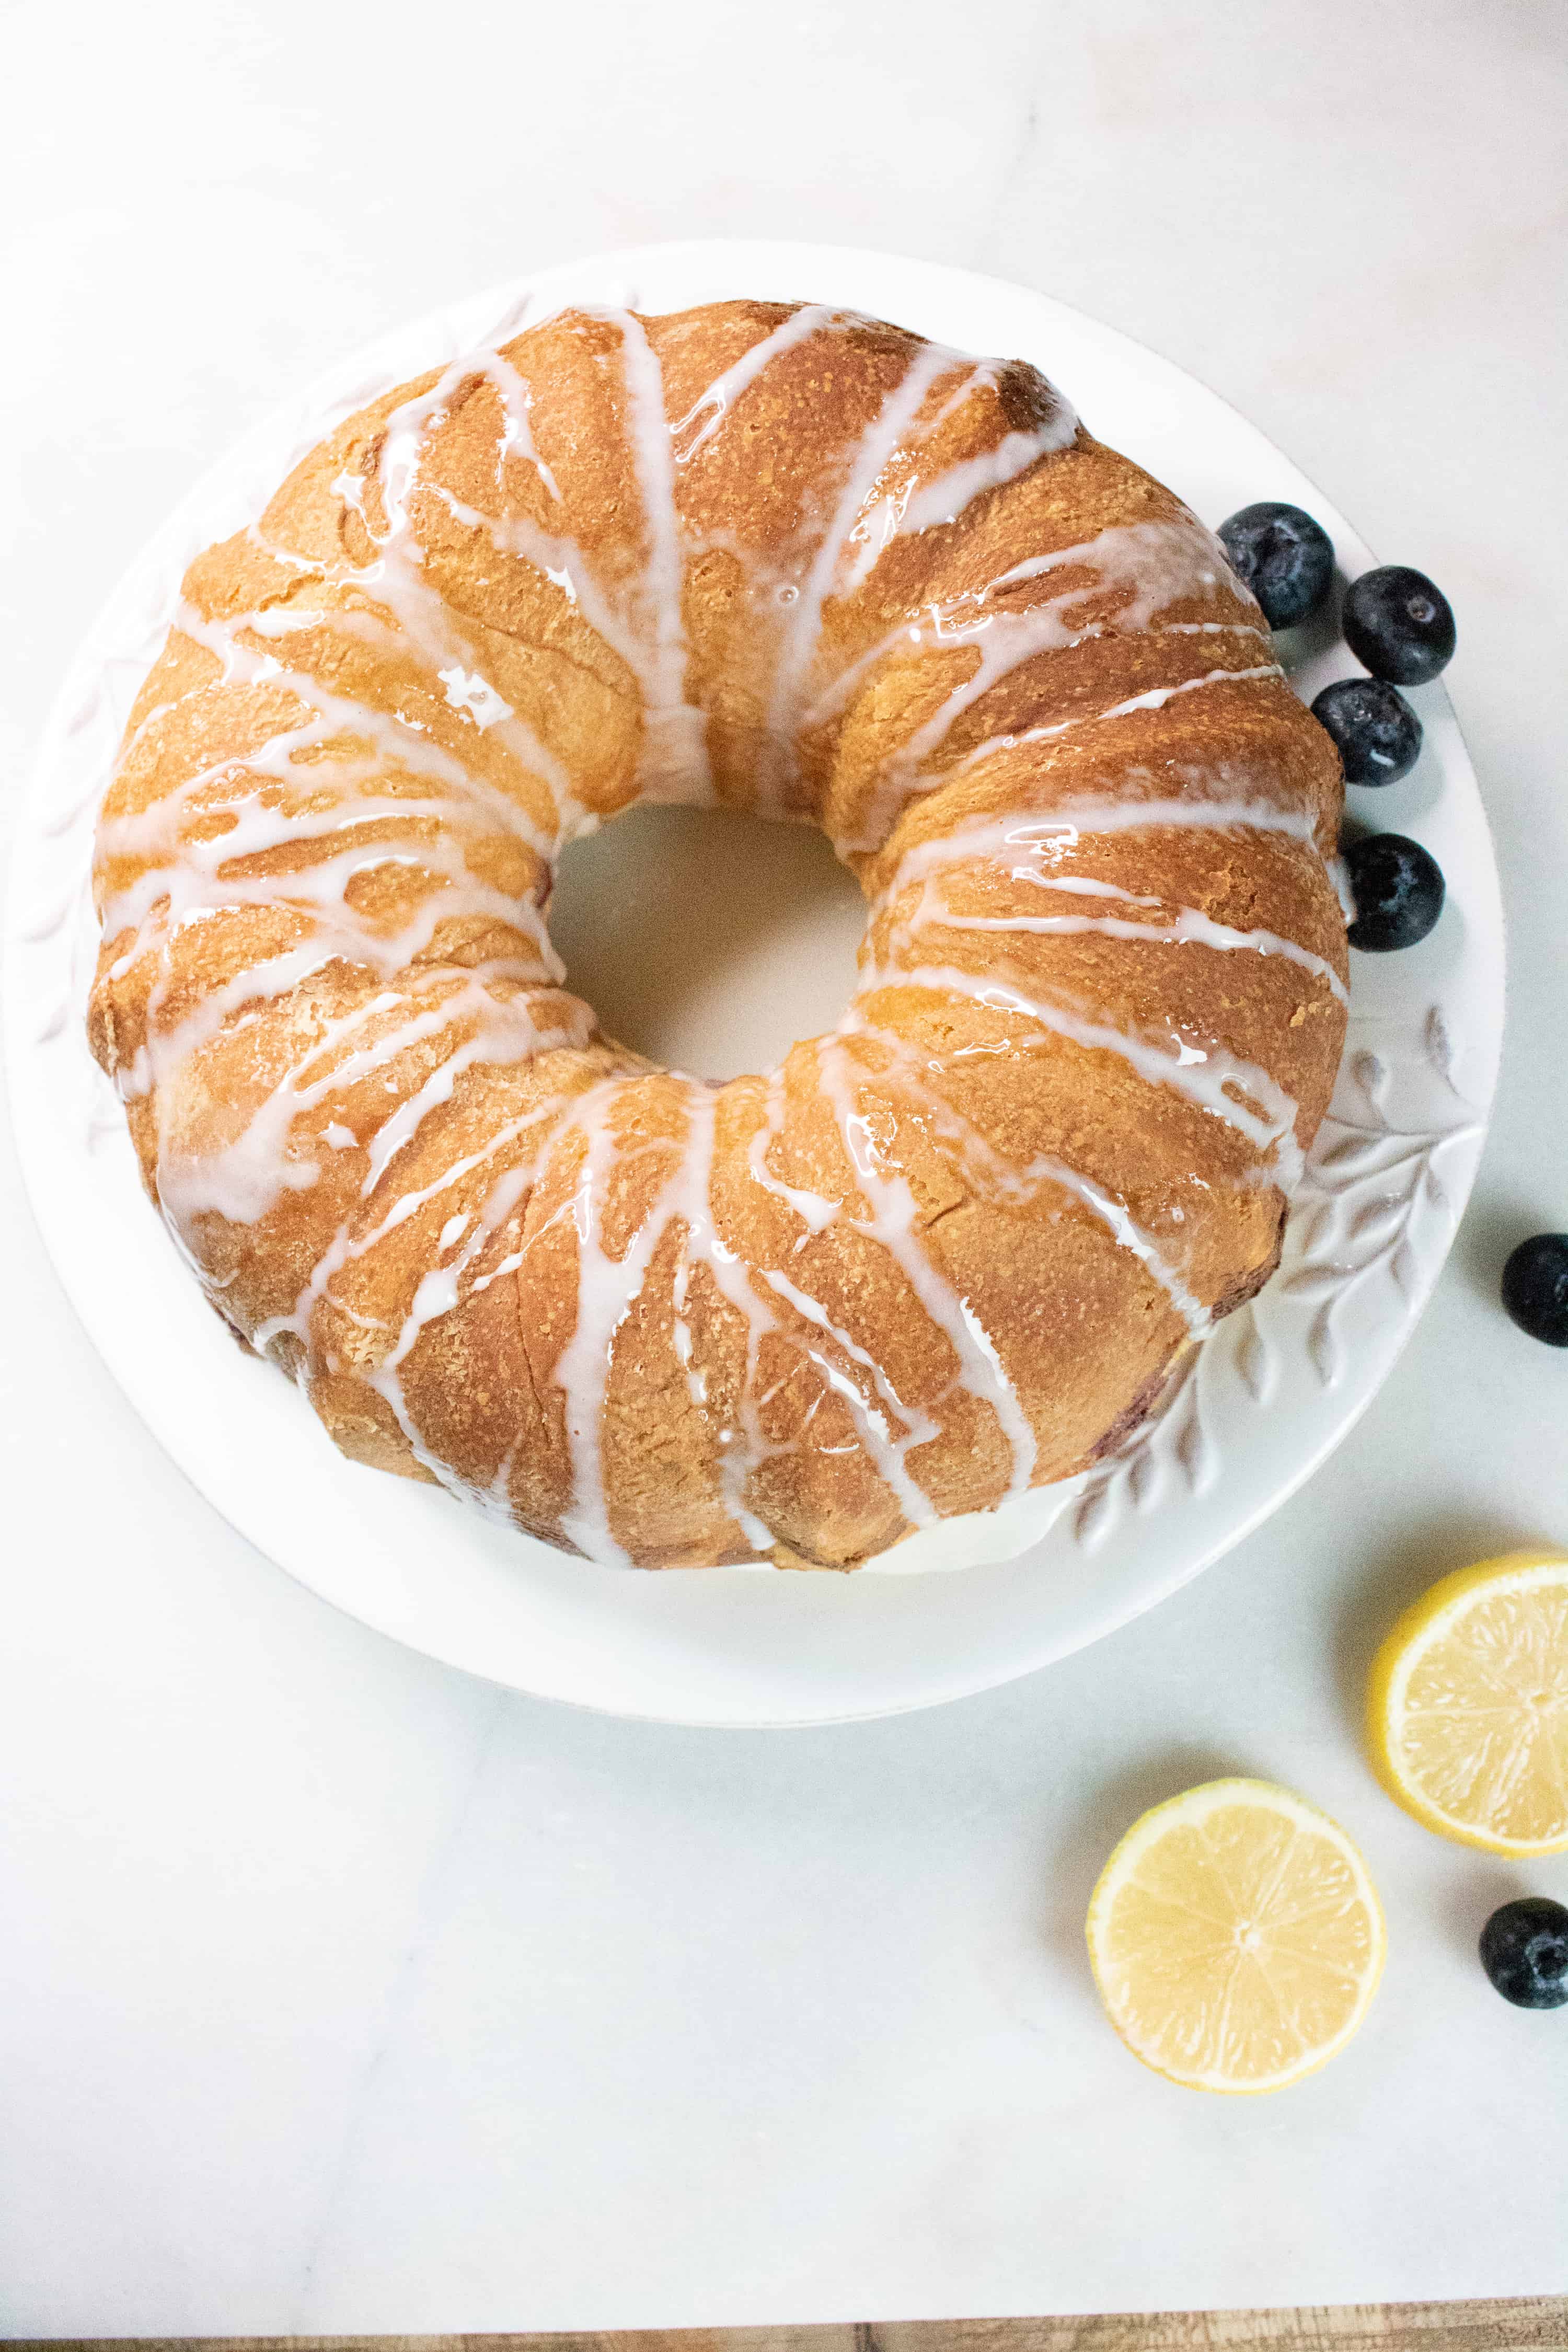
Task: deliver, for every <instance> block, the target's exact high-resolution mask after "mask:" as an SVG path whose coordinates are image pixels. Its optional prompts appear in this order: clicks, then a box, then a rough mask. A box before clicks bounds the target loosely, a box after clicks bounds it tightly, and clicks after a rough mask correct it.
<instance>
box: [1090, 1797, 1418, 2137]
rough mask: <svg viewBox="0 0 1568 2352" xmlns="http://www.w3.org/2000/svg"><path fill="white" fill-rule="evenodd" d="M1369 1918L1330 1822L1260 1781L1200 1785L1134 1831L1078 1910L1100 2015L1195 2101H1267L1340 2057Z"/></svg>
mask: <svg viewBox="0 0 1568 2352" xmlns="http://www.w3.org/2000/svg"><path fill="white" fill-rule="evenodd" d="M1385 1940H1386V1939H1385V1937H1384V1925H1383V1911H1382V1907H1381V1906H1380V1905H1379V1903H1378V1899H1377V1890H1376V1888H1375V1887H1374V1886H1373V1883H1372V1878H1371V1875H1370V1874H1369V1873H1368V1870H1367V1866H1366V1864H1365V1863H1364V1862H1363V1859H1362V1857H1361V1855H1360V1853H1358V1852H1357V1850H1356V1848H1355V1846H1354V1845H1353V1844H1352V1842H1351V1840H1350V1839H1349V1838H1348V1837H1347V1836H1346V1835H1345V1833H1344V1832H1343V1830H1342V1829H1341V1827H1340V1825H1339V1823H1338V1822H1331V1821H1330V1819H1329V1817H1328V1815H1327V1814H1326V1813H1321V1812H1319V1811H1318V1809H1317V1807H1316V1806H1315V1805H1309V1804H1308V1803H1307V1802H1306V1801H1305V1800H1304V1799H1302V1798H1300V1797H1298V1796H1294V1795H1292V1793H1291V1791H1290V1790H1289V1789H1277V1788H1276V1787H1275V1786H1274V1785H1273V1783H1272V1782H1270V1781H1268V1780H1208V1781H1205V1783H1204V1785H1203V1786H1202V1787H1201V1788H1197V1789H1189V1790H1187V1791H1186V1794H1185V1795H1184V1796H1181V1797H1173V1798H1172V1799H1171V1801H1170V1802H1169V1804H1165V1805H1156V1806H1155V1808H1154V1810H1153V1811H1152V1812H1149V1813H1145V1814H1144V1815H1143V1818H1142V1821H1139V1822H1134V1823H1133V1825H1132V1827H1131V1829H1130V1830H1129V1831H1128V1832H1127V1835H1126V1836H1125V1837H1124V1838H1123V1839H1122V1841H1121V1844H1120V1845H1119V1846H1118V1847H1117V1849H1116V1851H1115V1853H1113V1854H1112V1855H1111V1857H1110V1861H1109V1862H1108V1863H1107V1864H1106V1865H1105V1868H1104V1870H1103V1871H1102V1872H1101V1873H1100V1884H1099V1885H1098V1886H1097V1887H1096V1888H1095V1890H1094V1894H1093V1895H1092V1897H1091V1898H1090V1901H1089V1960H1090V1962H1091V1964H1092V1966H1093V1969H1094V1975H1095V1981H1096V1983H1097V1984H1098V1985H1099V1987H1100V1999H1101V2000H1103V2001H1104V2003H1105V2008H1106V2014H1107V2015H1108V2016H1109V2018H1110V2022H1111V2023H1112V2025H1114V2027H1115V2028H1116V2031H1117V2032H1118V2033H1120V2034H1121V2039H1122V2040H1123V2042H1126V2044H1127V2046H1128V2048H1129V2049H1130V2050H1131V2053H1132V2054H1133V2056H1134V2057H1135V2058H1142V2061H1143V2063H1144V2064H1145V2065H1146V2066H1152V2067H1153V2069H1154V2071H1155V2072H1156V2074H1164V2075H1166V2076H1168V2077H1169V2079H1170V2080H1171V2081H1172V2082H1173V2083H1184V2084H1188V2085H1189V2086H1190V2087H1191V2088H1192V2089H1194V2090H1196V2091H1279V2090H1283V2089H1284V2087H1285V2085H1286V2084H1288V2083H1297V2082H1300V2079H1301V2077H1302V2075H1303V2074H1310V2073H1311V2072H1312V2070H1313V2068H1314V2067H1317V2066H1321V2065H1322V2064H1323V2063H1324V2062H1325V2061H1326V2060H1327V2059H1330V2058H1331V2057H1332V2056H1333V2055H1334V2053H1335V2052H1336V2051H1338V2050H1342V2049H1343V2047H1344V2045H1345V2043H1346V2042H1348V2041H1349V2040H1350V2038H1351V2035H1352V2033H1353V2032H1355V2030H1356V2027H1357V2026H1358V2025H1359V2024H1360V2023H1361V2021H1362V2019H1363V2017H1364V2016H1365V2014H1366V2011H1367V2004H1368V2003H1369V2002H1370V2000H1371V1999H1372V1997H1373V1993H1374V1992H1375V1991H1376V1990H1377V1979H1378V1978H1379V1976H1380V1975H1381V1974H1382V1970H1383V1956H1384V1945H1385Z"/></svg>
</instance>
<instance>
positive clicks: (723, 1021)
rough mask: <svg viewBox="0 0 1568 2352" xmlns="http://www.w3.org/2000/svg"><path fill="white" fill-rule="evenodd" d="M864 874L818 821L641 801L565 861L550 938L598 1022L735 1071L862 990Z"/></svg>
mask: <svg viewBox="0 0 1568 2352" xmlns="http://www.w3.org/2000/svg"><path fill="white" fill-rule="evenodd" d="M865 927H866V902H865V900H864V898H862V897H861V895H860V888H859V885H858V883H857V881H856V879H855V877H854V876H853V875H852V874H851V873H850V872H849V870H848V868H847V866H841V865H840V864H839V862H838V860H837V858H836V857H835V856H834V855H833V851H832V849H831V848H830V847H829V845H828V844H827V841H826V838H825V836H824V835H822V834H820V833H819V832H818V831H817V830H816V826H815V825H808V824H769V823H767V822H766V821H765V820H764V819H763V818H761V817H753V816H738V815H735V814H732V813H731V812H730V811H727V810H722V809H690V808H634V809H628V810H627V812H626V814H625V815H624V816H618V817H616V818H615V820H614V821H613V822H612V823H611V824H606V825H605V826H604V827H603V828H602V829H601V830H600V831H599V832H598V833H595V834H590V835H589V836H588V837H587V839H586V840H584V841H577V842H574V843H573V845H572V846H571V848H570V849H568V850H567V851H566V853H565V855H564V856H563V858H562V860H561V865H560V868H559V871H558V872H557V875H556V877H555V896H554V898H553V900H552V904H551V908H550V936H551V938H552V940H553V941H554V943H555V950H556V953H557V954H558V955H559V956H560V957H561V959H562V961H563V963H564V964H565V966H566V985H567V986H568V988H570V989H571V990H572V991H573V992H574V994H576V995H578V996H584V997H586V998H587V1000H588V1002H589V1003H590V1004H592V1005H593V1007H594V1009H595V1012H596V1013H597V1014H598V1016H599V1024H600V1026H601V1027H602V1028H603V1029H604V1030H605V1033H606V1034H607V1035H609V1036H611V1037H617V1038H619V1040H620V1041H621V1043H622V1044H623V1045H631V1046H635V1048H636V1049H637V1052H638V1053H639V1054H647V1055H651V1056H652V1058H653V1059H654V1060H655V1061H658V1062H667V1063H669V1064H671V1065H673V1066H675V1067H676V1068H679V1069H684V1070H691V1071H693V1072H695V1073H696V1074H697V1075H698V1076H701V1077H710V1078H728V1077H733V1076H737V1075H738V1074H739V1073H740V1072H742V1071H743V1070H764V1069H769V1068H771V1067H772V1066H773V1064H774V1063H775V1062H778V1061H781V1060H782V1059H783V1058H784V1055H785V1054H786V1053H787V1052H788V1051H789V1048H790V1046H791V1045H794V1044H795V1040H796V1039H797V1038H800V1037H815V1036H816V1035H817V1034H818V1033H819V1032H820V1031H822V1030H824V1029H831V1028H832V1026H833V1024H834V1023H835V1022H836V1021H837V1018H838V1016H839V1014H840V1013H842V1012H843V1010H844V1007H845V1006H846V1004H847V1003H848V1002H849V998H850V996H851V994H852V993H853V992H854V987H855V950H856V949H857V948H858V946H859V943H860V936H861V933H862V932H863V931H864V929H865Z"/></svg>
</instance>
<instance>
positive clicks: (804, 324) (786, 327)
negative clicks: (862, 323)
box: [669, 302, 858, 466]
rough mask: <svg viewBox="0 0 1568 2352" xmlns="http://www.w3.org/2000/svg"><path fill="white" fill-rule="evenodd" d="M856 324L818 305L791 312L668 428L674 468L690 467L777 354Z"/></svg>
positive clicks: (852, 317)
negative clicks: (829, 332) (833, 328)
mask: <svg viewBox="0 0 1568 2352" xmlns="http://www.w3.org/2000/svg"><path fill="white" fill-rule="evenodd" d="M853 324H858V313H856V312H853V311H843V310H829V309H828V308H827V307H826V304H824V303H821V302H803V303H802V304H801V306H800V308H799V309H798V310H792V311H791V312H790V314H789V316H788V317H787V318H786V319H782V320H780V321H779V324H778V325H777V326H776V327H775V328H774V329H773V331H772V333H771V334H767V335H763V337H762V338H761V339H760V340H759V341H757V342H754V343H753V344H752V347H751V349H750V350H749V351H746V352H742V354H741V356H740V358H739V359H738V360H736V361H735V362H734V364H733V365H732V366H731V367H727V368H726V369H725V370H724V373H723V374H722V375H717V376H715V377H714V379H713V381H712V383H710V385H709V386H708V389H707V390H706V392H704V393H703V394H701V395H700V398H698V399H697V400H694V401H693V402H692V404H691V405H690V407H689V409H688V410H687V412H686V414H685V415H684V416H682V417H681V418H680V419H679V421H678V422H677V423H676V424H674V425H671V426H670V428H669V435H670V439H671V440H672V441H673V442H674V444H675V462H676V464H677V465H678V466H689V464H690V462H691V460H692V458H693V457H696V455H697V452H698V451H699V449H700V448H701V447H702V446H704V444H705V443H707V442H709V441H710V440H711V439H712V437H713V436H714V434H715V433H717V432H718V430H719V427H720V426H721V425H722V424H723V423H724V422H725V419H726V418H727V417H728V415H729V414H730V411H731V409H732V408H733V407H734V405H735V403H736V402H737V401H738V400H739V399H740V397H741V394H742V393H743V392H744V391H745V389H746V387H747V385H748V384H752V383H755V382H756V380H757V378H758V376H760V375H761V374H762V373H763V369H764V368H766V367H767V366H769V365H770V364H771V363H772V362H773V361H774V360H776V359H777V358H778V357H779V355H780V353H781V352H787V351H793V350H794V348H795V344H796V343H804V342H808V341H810V339H811V337H812V336H813V335H818V334H821V333H823V332H824V331H826V329H828V328H830V327H837V326H848V325H853ZM699 420H700V421H699Z"/></svg>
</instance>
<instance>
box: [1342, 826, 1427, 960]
mask: <svg viewBox="0 0 1568 2352" xmlns="http://www.w3.org/2000/svg"><path fill="white" fill-rule="evenodd" d="M1345 865H1346V866H1347V868H1348V869H1349V873H1350V885H1351V897H1352V898H1353V900H1354V901H1355V920H1354V922H1353V923H1352V925H1351V927H1350V931H1349V934H1348V936H1349V939H1350V943H1351V945H1352V948H1362V949H1363V950H1367V951H1368V952H1371V953H1375V954H1383V953H1384V952H1385V951H1386V950H1389V949H1391V948H1413V947H1414V946H1415V943H1416V941H1417V940H1424V939H1425V938H1426V934H1427V932H1428V931H1429V930H1430V929H1431V928H1432V926H1433V924H1434V923H1435V922H1436V919H1437V918H1438V916H1439V915H1440V914H1441V913H1442V911H1443V869H1442V867H1441V866H1439V865H1438V864H1437V861H1436V858H1435V857H1429V856H1427V854H1426V851H1425V850H1424V849H1423V848H1422V846H1421V845H1420V843H1419V842H1418V841H1406V839H1405V835H1403V834H1402V833H1374V834H1373V835H1370V836H1369V838H1368V839H1366V840H1365V841H1352V843H1351V844H1350V845H1349V847H1348V848H1347V849H1346V851H1345Z"/></svg>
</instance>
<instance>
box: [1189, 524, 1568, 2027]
mask: <svg viewBox="0 0 1568 2352" xmlns="http://www.w3.org/2000/svg"><path fill="white" fill-rule="evenodd" d="M1219 535H1220V538H1221V540H1222V541H1224V544H1225V551H1226V554H1227V555H1228V556H1229V558H1230V561H1231V565H1232V568H1233V569H1234V570H1235V571H1236V572H1237V575H1238V576H1239V577H1240V578H1241V579H1242V580H1244V581H1245V582H1246V583H1247V586H1248V587H1249V588H1250V589H1251V591H1252V593H1253V594H1254V595H1255V596H1256V597H1257V599H1258V604H1260V605H1261V606H1262V608H1263V617H1264V619H1265V620H1266V621H1267V622H1268V625H1269V627H1270V628H1271V629H1291V628H1294V627H1295V626H1296V625H1297V623H1298V622H1299V621H1304V620H1306V619H1307V618H1308V617H1309V616H1310V614H1313V613H1315V612H1317V611H1318V610H1319V608H1320V607H1321V605H1322V604H1323V603H1324V601H1325V600H1326V598H1327V597H1328V594H1329V592H1330V590H1331V587H1332V585H1333V578H1334V548H1333V541H1331V539H1330V537H1329V535H1328V532H1327V531H1326V530H1324V529H1323V528H1322V526H1321V523H1316V522H1314V521H1313V520H1312V518H1311V516H1310V514H1304V513H1303V512H1302V510H1301V509H1300V507H1292V506H1287V505H1285V504H1284V503H1283V502H1282V501H1281V500H1279V499H1260V500H1259V501H1258V504H1257V505H1256V506H1250V507H1243V508H1242V509H1241V511H1240V512H1239V514H1233V515H1232V516H1231V518H1230V520H1229V521H1228V522H1224V523H1221V525H1220V529H1219ZM1340 625H1341V627H1342V630H1343V632H1344V640H1345V643H1346V645H1347V646H1349V647H1350V650H1351V652H1352V654H1353V655H1354V656H1355V657H1356V659H1357V661H1359V662H1360V663H1361V664H1362V666H1363V668H1365V669H1367V670H1369V671H1370V672H1371V676H1370V677H1342V678H1340V679H1338V680H1337V681H1336V682H1335V684H1334V685H1332V686H1325V687H1324V688H1323V690H1322V692H1321V694H1320V695H1319V696H1318V697H1317V698H1316V699H1315V700H1314V702H1313V704H1312V716H1313V718H1314V719H1316V720H1317V721H1318V723H1319V725H1320V726H1321V727H1323V728H1325V729H1326V730H1328V732H1329V734H1331V736H1332V737H1333V739H1334V742H1335V744H1336V746H1337V747H1338V750H1339V754H1340V758H1341V761H1342V763H1343V766H1344V772H1345V781H1346V782H1347V783H1352V784H1394V783H1397V782H1399V779H1400V778H1401V777H1402V776H1407V775H1408V774H1409V773H1410V771H1411V769H1412V768H1413V767H1414V766H1415V762H1416V760H1417V758H1418V757H1419V756H1420V751H1421V721H1420V720H1419V719H1417V718H1416V716H1415V712H1414V710H1412V709H1411V708H1410V705H1409V704H1408V702H1406V700H1405V697H1404V696H1403V695H1402V694H1401V693H1400V691H1399V689H1400V688H1401V687H1402V686H1424V685H1426V681H1427V680H1428V679H1429V678H1434V677H1436V676H1437V674H1438V672H1439V671H1440V670H1443V669H1445V668H1447V665H1448V663H1449V661H1450V660H1451V659H1452V657H1453V652H1454V644H1455V630H1454V615H1453V613H1452V612H1451V611H1450V609H1449V605H1448V600H1447V597H1446V596H1445V595H1444V594H1443V593H1442V592H1441V590H1440V589H1437V588H1435V587H1434V586H1433V584H1432V583H1431V581H1430V580H1428V579H1427V578H1426V574H1425V572H1412V571H1411V570H1410V569H1409V568H1408V566H1407V565H1405V564H1402V563H1385V564H1383V565H1381V566H1380V567H1379V569H1378V570H1377V571H1375V572H1363V574H1362V576H1361V578H1360V579H1359V580H1356V581H1353V582H1352V584H1351V586H1350V587H1349V588H1348V589H1347V590H1346V591H1345V600H1344V606H1343V610H1342V614H1341V618H1340ZM1345 866H1346V869H1347V871H1348V873H1349V876H1350V887H1351V896H1352V899H1353V900H1354V903H1355V920H1354V921H1353V922H1352V925H1351V927H1350V942H1351V945H1352V947H1353V948H1361V949H1363V950H1366V949H1371V950H1384V949H1389V948H1408V947H1414V946H1415V943H1416V941H1417V940H1424V939H1425V938H1426V934H1427V932H1428V931H1429V930H1430V929H1432V927H1433V925H1434V924H1435V923H1436V920H1437V918H1438V916H1439V915H1440V914H1441V913H1442V911H1443V875H1442V869H1441V868H1440V867H1439V866H1438V864H1437V862H1436V858H1434V857H1433V856H1431V854H1430V853H1429V852H1428V851H1426V850H1425V849H1423V848H1422V846H1421V845H1420V843H1419V842H1416V841H1409V840H1407V839H1406V838H1405V835H1404V834H1402V833H1374V834H1371V835H1367V836H1365V837H1364V838H1363V839H1362V840H1359V841H1352V843H1351V844H1350V845H1349V846H1348V847H1347V849H1346V851H1345ZM1502 1299H1503V1305H1504V1306H1505V1307H1507V1309H1508V1312H1509V1314H1510V1316H1511V1317H1512V1318H1513V1320H1514V1321H1515V1322H1516V1323H1517V1324H1518V1325H1519V1327H1520V1329H1521V1331H1528V1332H1529V1334H1530V1336H1531V1339H1543V1340H1544V1341H1545V1342H1546V1344H1547V1345H1548V1346H1549V1347H1552V1348H1568V1234H1534V1235H1532V1237H1531V1239H1530V1240H1529V1241H1527V1242H1521V1244H1520V1245H1519V1247H1518V1248H1517V1249H1516V1250H1515V1251H1514V1253H1513V1255H1512V1256H1511V1257H1510V1259H1509V1262H1508V1264H1507V1265H1506V1266H1505V1267H1504V1269H1503V1277H1502ZM1564 1998H1565V1999H1568V1993H1565V1995H1564Z"/></svg>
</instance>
